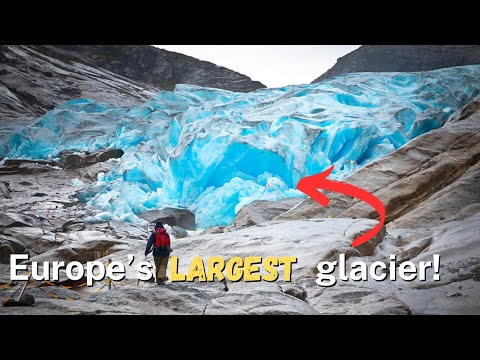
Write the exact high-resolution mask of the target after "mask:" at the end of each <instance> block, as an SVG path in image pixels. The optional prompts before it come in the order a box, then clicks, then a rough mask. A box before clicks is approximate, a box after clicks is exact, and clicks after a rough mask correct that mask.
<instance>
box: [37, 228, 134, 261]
mask: <svg viewBox="0 0 480 360" xmlns="http://www.w3.org/2000/svg"><path fill="white" fill-rule="evenodd" d="M64 243H65V245H62V246H60V247H57V248H54V249H52V250H49V251H46V252H43V253H42V254H40V255H37V256H34V257H32V258H31V259H30V261H29V262H31V261H40V262H42V261H66V262H69V261H79V262H81V263H82V264H84V263H86V262H87V261H93V260H96V259H100V258H103V257H105V256H108V255H111V254H113V253H115V252H117V251H121V250H125V249H128V248H129V247H130V246H131V245H132V242H131V241H128V240H121V239H113V238H111V237H109V236H108V235H106V234H105V233H103V232H100V231H88V230H87V231H78V232H73V233H69V234H68V236H67V238H66V239H65V240H64Z"/></svg>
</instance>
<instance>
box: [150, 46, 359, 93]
mask: <svg viewBox="0 0 480 360" xmlns="http://www.w3.org/2000/svg"><path fill="white" fill-rule="evenodd" d="M154 46H156V47H159V48H162V49H166V50H170V51H175V52H179V53H182V54H186V55H190V56H193V57H196V58H197V59H201V60H207V61H210V62H213V63H215V64H217V65H221V66H225V67H227V68H229V69H232V70H235V71H238V72H240V73H242V74H245V75H247V76H249V77H250V78H252V79H253V80H258V81H261V82H262V83H263V84H265V85H266V86H268V87H280V86H285V85H293V84H306V83H310V82H312V80H314V79H316V78H317V77H319V76H320V75H321V74H323V73H324V72H325V71H327V70H328V69H330V68H331V67H332V66H333V65H335V62H336V61H337V59H338V58H339V57H341V56H343V55H345V54H347V53H349V52H351V51H352V50H355V49H356V48H358V47H359V46H360V45H154Z"/></svg>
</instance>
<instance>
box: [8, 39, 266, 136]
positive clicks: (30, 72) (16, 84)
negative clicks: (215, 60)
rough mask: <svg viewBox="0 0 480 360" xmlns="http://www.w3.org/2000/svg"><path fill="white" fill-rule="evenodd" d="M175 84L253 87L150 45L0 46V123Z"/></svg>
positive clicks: (125, 101)
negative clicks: (78, 102) (83, 101)
mask: <svg viewBox="0 0 480 360" xmlns="http://www.w3.org/2000/svg"><path fill="white" fill-rule="evenodd" d="M177 83H186V84H193V85H202V86H208V87H216V88H221V89H228V90H233V91H252V90H256V89H259V88H263V87H265V86H264V85H263V84H261V83H259V82H254V81H252V80H251V79H250V78H248V77H247V76H245V75H242V74H239V73H236V72H234V71H232V70H228V69H226V68H223V67H220V66H216V65H214V64H212V63H209V62H205V61H200V60H197V59H195V58H192V57H189V56H185V55H181V54H177V53H173V52H169V51H166V50H160V49H156V48H154V47H151V46H120V45H105V46H103V45H92V46H87V45H64V46H50V45H47V46H43V45H32V46H24V45H1V46H0V121H1V124H2V130H5V129H4V127H5V126H9V123H11V120H12V119H18V118H31V117H37V116H41V115H43V114H44V113H45V112H46V111H48V110H51V109H52V108H53V107H55V106H57V105H59V104H61V103H63V102H65V101H68V100H71V99H75V98H82V97H86V98H90V99H93V100H97V101H105V102H108V103H111V104H113V105H116V106H127V107H128V106H132V105H136V104H141V103H142V102H144V101H145V100H146V99H148V98H149V97H150V96H151V95H152V94H153V93H154V92H157V91H158V90H160V89H167V90H171V89H173V88H174V87H175V85H176V84H177Z"/></svg>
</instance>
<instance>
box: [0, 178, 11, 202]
mask: <svg viewBox="0 0 480 360" xmlns="http://www.w3.org/2000/svg"><path fill="white" fill-rule="evenodd" d="M1 198H7V199H11V198H12V195H10V189H9V183H8V182H6V183H5V182H0V199H1Z"/></svg>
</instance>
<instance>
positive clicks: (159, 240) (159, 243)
mask: <svg viewBox="0 0 480 360" xmlns="http://www.w3.org/2000/svg"><path fill="white" fill-rule="evenodd" d="M155 247H157V248H160V249H165V248H170V236H168V234H167V230H165V229H162V228H158V229H156V230H155Z"/></svg>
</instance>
